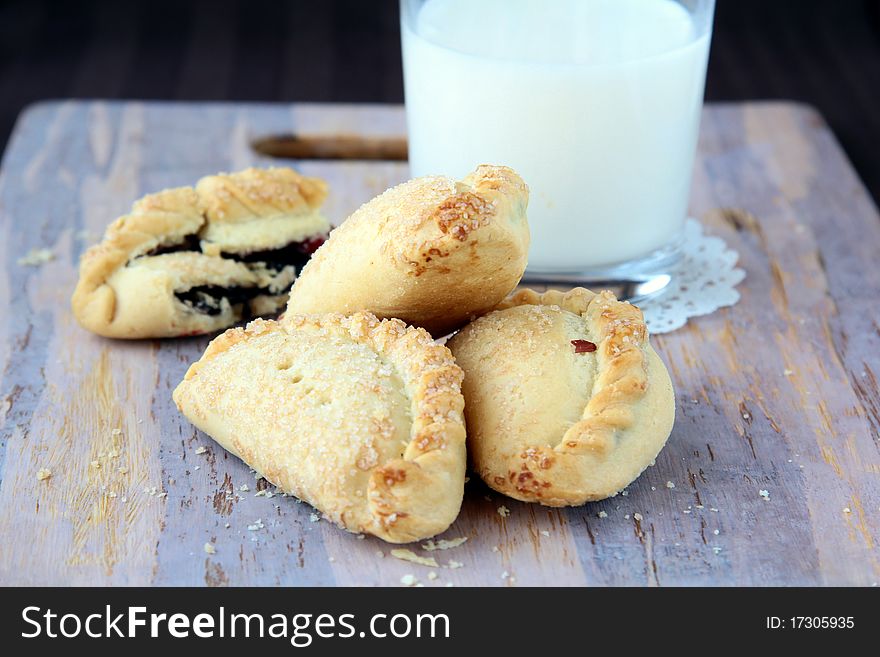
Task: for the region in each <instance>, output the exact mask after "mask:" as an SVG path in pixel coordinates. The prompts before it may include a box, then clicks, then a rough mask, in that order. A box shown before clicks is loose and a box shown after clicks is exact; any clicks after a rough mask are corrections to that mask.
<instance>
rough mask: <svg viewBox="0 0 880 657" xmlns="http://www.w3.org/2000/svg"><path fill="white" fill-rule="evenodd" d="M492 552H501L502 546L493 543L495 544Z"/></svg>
mask: <svg viewBox="0 0 880 657" xmlns="http://www.w3.org/2000/svg"><path fill="white" fill-rule="evenodd" d="M492 552H501V548H500V547H498V546H497V545H493V546H492Z"/></svg>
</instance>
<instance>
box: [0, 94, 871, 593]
mask: <svg viewBox="0 0 880 657" xmlns="http://www.w3.org/2000/svg"><path fill="white" fill-rule="evenodd" d="M403 130H404V123H403V113H402V110H401V108H399V107H394V106H389V107H380V106H357V107H355V106H321V105H294V106H279V105H231V104H159V103H155V104H154V103H148V104H139V103H101V102H63V103H48V104H40V105H37V106H34V107H32V108H31V109H30V110H28V111H27V112H26V113H25V114H24V115H23V116H22V117H21V119H20V120H19V122H18V125H17V127H16V130H15V133H14V135H13V138H12V142H11V145H10V147H9V149H8V151H7V152H6V154H5V157H4V160H3V167H2V173H0V309H3V311H4V312H3V315H2V317H0V372H2V373H3V374H2V382H0V473H2V481H0V531H2V532H3V536H4V540H3V541H2V542H0V584H6V585H9V584H86V585H100V584H156V585H193V586H200V585H208V586H222V585H276V584H284V585H333V584H342V585H396V584H398V583H399V581H400V577H401V576H402V575H404V574H407V573H413V574H415V575H416V576H418V577H419V579H420V581H422V582H423V583H425V584H426V585H429V586H434V585H444V584H446V583H447V582H453V583H455V584H457V585H480V586H494V585H498V586H502V585H505V586H510V585H514V586H518V585H533V584H553V585H563V586H571V585H638V586H657V585H661V586H662V585H743V584H748V585H816V584H844V585H870V584H874V583H876V582H878V581H880V553H878V541H880V444H878V443H880V393H878V385H877V375H878V372H880V362H878V361H880V358H878V353H880V269H878V266H877V262H876V261H877V254H878V253H880V216H878V213H877V209H876V207H874V205H873V204H872V202H871V201H870V199H869V197H868V196H867V194H866V192H865V189H864V187H863V186H862V184H861V183H860V181H859V180H858V179H857V177H856V176H855V174H854V173H853V171H852V169H851V167H850V166H849V164H848V163H847V161H846V160H845V158H844V156H843V155H842V153H841V151H840V148H839V147H838V145H837V143H836V142H835V140H834V138H833V136H832V135H831V134H830V133H829V131H828V129H827V128H826V127H825V124H824V123H823V121H822V120H821V118H820V117H819V116H818V115H817V114H816V113H815V112H813V111H812V110H810V109H809V108H806V107H802V106H796V105H792V104H781V103H774V104H745V105H722V106H710V107H709V108H708V109H707V110H706V112H705V115H704V121H703V130H702V135H701V142H700V154H699V157H698V162H697V169H696V179H695V185H694V191H693V195H692V212H693V213H694V214H695V215H696V216H698V217H700V218H701V219H702V220H703V221H704V223H705V224H706V225H707V227H708V229H709V231H710V232H713V233H716V234H719V235H721V236H722V237H723V238H724V239H725V240H727V241H728V243H729V244H731V246H733V247H734V248H735V249H737V250H738V251H739V252H740V255H741V266H742V267H744V268H745V269H746V271H747V273H748V276H747V278H746V280H745V282H744V283H743V284H742V285H741V286H740V291H741V292H742V300H741V301H740V303H739V304H737V305H736V306H734V307H732V308H727V309H724V310H722V311H719V312H717V313H715V314H713V315H710V316H707V317H702V318H698V319H696V320H692V321H691V322H690V323H689V324H688V326H687V327H686V328H684V329H682V330H679V331H677V332H675V333H672V334H668V335H662V336H657V337H655V338H653V341H654V344H655V345H656V347H657V349H658V351H659V352H660V354H661V355H662V357H663V358H664V360H665V361H666V362H667V363H668V365H669V367H670V371H671V373H672V377H673V381H674V383H675V387H676V391H677V394H678V401H679V405H678V412H677V418H676V426H675V429H674V431H673V434H672V437H671V438H670V441H669V444H668V446H667V447H666V449H665V450H664V451H663V452H662V454H661V455H660V457H659V458H658V460H657V463H656V466H655V467H653V468H649V470H648V471H647V472H646V473H645V474H644V475H643V476H642V477H641V478H640V479H639V480H638V481H637V482H636V483H635V484H633V485H632V486H631V487H630V488H629V490H628V491H627V493H626V495H622V496H618V497H616V498H614V499H611V500H607V501H604V502H601V503H595V504H588V505H585V506H583V507H580V508H574V509H565V510H560V509H548V508H544V507H540V506H535V505H528V504H521V503H519V502H515V501H513V500H509V499H506V498H503V497H502V496H500V495H498V494H497V493H494V492H490V491H488V489H486V488H485V487H484V486H483V485H482V484H481V483H480V482H478V481H477V480H476V479H474V480H471V481H470V483H469V484H468V485H467V492H466V499H465V503H464V506H463V508H462V513H461V516H460V517H459V519H458V520H457V521H456V523H455V524H454V525H453V527H452V528H451V529H450V530H449V531H448V532H447V533H446V534H445V535H444V538H455V537H459V536H466V537H468V539H469V540H468V541H467V542H466V543H465V544H464V545H462V546H460V547H457V548H455V549H453V550H449V551H436V552H431V553H428V552H423V551H422V550H420V549H419V548H418V546H411V547H412V548H413V549H414V550H415V551H416V552H419V553H421V554H422V555H424V556H434V557H435V558H437V560H438V562H440V563H441V564H443V565H446V566H448V565H449V564H450V562H452V561H455V562H459V563H461V564H462V566H461V567H460V568H448V567H447V568H440V569H437V573H438V574H439V578H438V579H437V580H429V579H428V577H427V573H428V571H429V569H428V568H425V567H422V566H418V565H414V564H410V563H405V562H402V561H399V560H397V559H394V558H392V557H391V556H390V555H389V554H388V553H389V546H387V545H385V544H383V543H381V541H378V540H376V539H372V538H365V539H358V538H356V537H354V536H351V535H348V534H346V533H344V532H342V531H340V530H338V529H336V528H335V527H333V526H331V525H330V524H329V523H327V522H324V521H318V522H313V517H312V513H313V510H312V509H311V508H310V507H308V506H307V505H305V504H300V503H297V502H296V501H295V500H294V499H292V498H288V497H282V496H275V497H267V496H265V494H263V495H261V496H256V493H257V492H258V491H260V490H263V489H264V488H265V487H266V482H264V481H255V480H254V477H253V475H252V474H251V472H250V470H249V469H248V468H247V466H245V465H244V464H242V463H241V462H239V461H238V460H237V459H235V458H233V457H231V456H229V455H228V454H227V453H226V452H225V451H224V450H222V449H221V448H219V447H218V446H217V445H215V444H214V443H213V442H212V441H211V440H210V439H208V438H207V437H206V436H204V435H203V434H201V433H200V432H198V431H196V430H195V429H193V427H192V426H191V425H190V424H189V423H188V422H187V421H186V420H185V419H184V418H182V417H181V416H180V415H179V414H178V413H177V412H176V409H175V408H174V404H173V402H172V401H171V390H172V389H173V388H174V386H175V385H176V384H177V382H178V381H179V380H180V379H181V377H182V376H183V373H184V371H185V370H186V368H187V366H188V364H189V363H190V362H191V361H193V360H195V359H196V358H197V357H198V355H199V354H200V353H201V351H202V350H203V349H204V346H205V345H206V343H207V339H206V338H199V339H185V340H169V341H145V342H138V343H124V342H117V341H110V340H104V339H101V338H98V337H96V336H93V335H91V334H89V333H87V332H85V331H83V330H82V329H80V328H79V327H78V326H77V325H76V323H75V322H74V321H73V319H72V317H71V315H70V311H69V297H70V294H71V292H72V290H73V287H74V284H75V278H76V266H77V261H78V258H79V255H80V253H81V252H82V251H83V249H84V248H85V247H86V246H87V245H88V243H90V242H91V241H94V240H95V239H97V238H98V237H99V236H100V234H101V232H102V231H103V229H104V227H105V226H106V224H107V223H108V222H109V221H111V220H112V219H114V218H115V217H116V216H118V215H120V214H122V213H124V212H125V211H126V210H127V208H128V207H129V206H130V204H131V202H132V200H134V199H135V198H137V197H139V196H141V195H142V194H144V193H147V192H150V191H154V190H158V189H160V188H163V187H168V186H173V185H185V184H191V183H193V182H194V181H195V180H196V179H197V178H199V177H200V176H202V175H205V174H209V173H213V172H216V171H218V170H233V169H237V168H241V167H244V166H247V165H249V164H263V165H265V164H269V163H270V161H269V160H267V159H265V158H261V157H259V156H258V155H257V154H255V153H254V152H252V151H251V149H250V147H249V143H250V141H251V140H252V139H253V138H255V137H258V136H261V135H267V134H281V133H291V132H293V133H297V134H315V133H318V134H363V135H369V136H373V137H388V136H391V137H396V136H400V135H402V134H403ZM296 166H297V167H298V168H299V169H300V170H302V171H303V172H304V173H306V174H309V175H318V176H322V177H325V178H327V179H328V180H329V182H330V184H331V190H332V191H331V197H330V199H329V202H328V206H327V213H328V215H329V216H331V217H332V218H334V219H336V220H340V219H342V218H344V217H345V216H346V215H347V214H348V213H350V212H351V211H352V210H354V209H355V208H356V207H357V206H358V205H360V204H361V203H363V202H364V201H366V200H368V199H369V198H371V197H372V196H374V195H375V194H377V193H379V192H381V191H382V190H384V189H385V188H387V187H388V186H390V185H392V184H395V183H397V182H400V181H402V180H404V179H405V178H406V177H407V168H406V164H405V163H401V162H369V163H368V162H344V161H332V162H329V161H324V162H322V161H307V162H305V161H304V162H302V163H300V164H296ZM83 231H87V232H88V234H89V235H88V238H87V239H83V237H84V236H83ZM34 248H49V249H51V250H52V252H53V254H54V256H55V257H54V259H53V260H52V261H50V262H48V263H46V264H44V265H42V266H40V267H27V266H22V265H19V264H18V263H17V261H18V259H19V258H20V257H21V256H22V255H24V254H26V253H27V252H28V251H29V250H31V249H34ZM199 446H205V447H206V448H207V451H206V452H205V453H204V454H197V453H196V450H197V448H198V447H199ZM41 468H48V469H50V470H51V471H52V476H51V478H49V479H48V480H45V481H38V479H37V472H38V470H40V469H41ZM667 482H671V483H672V484H673V485H674V488H673V487H669V486H668V483H667ZM243 485H244V486H247V488H248V490H247V491H243V490H241V487H242V486H243ZM760 490H767V491H769V497H770V499H769V501H767V500H764V499H762V497H761V496H760V495H759V491H760ZM502 505H503V506H505V507H507V508H508V509H509V510H510V515H509V516H507V517H502V515H501V514H499V513H498V508H499V507H500V506H502ZM845 509H846V510H848V512H847V511H845ZM600 512H604V513H605V514H607V517H601V518H600V517H599V513H600ZM637 514H638V515H637ZM258 519H260V520H261V523H260V524H262V525H263V527H262V528H261V529H257V530H256V531H249V530H248V526H249V525H251V526H253V525H255V524H257V520H258ZM716 532H717V533H716ZM206 542H210V543H212V544H213V545H214V546H215V547H216V553H215V554H207V553H206V552H205V551H204V549H203V546H204V544H205V543H206ZM379 551H381V552H382V553H383V555H384V556H383V557H379V556H378V554H377V552H379ZM504 573H507V574H508V575H509V576H508V577H503V575H504Z"/></svg>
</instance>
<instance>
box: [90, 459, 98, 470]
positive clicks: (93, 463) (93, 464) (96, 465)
mask: <svg viewBox="0 0 880 657" xmlns="http://www.w3.org/2000/svg"><path fill="white" fill-rule="evenodd" d="M89 465H90V466H92V467H93V468H95V470H97V469H99V468H100V467H101V463H100V462H98V461H92V462H91V463H89Z"/></svg>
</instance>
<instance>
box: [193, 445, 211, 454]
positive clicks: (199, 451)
mask: <svg viewBox="0 0 880 657" xmlns="http://www.w3.org/2000/svg"><path fill="white" fill-rule="evenodd" d="M207 451H208V448H207V447H205V446H204V445H199V446H198V447H196V454H204V453H205V452H207Z"/></svg>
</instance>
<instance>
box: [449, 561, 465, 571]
mask: <svg viewBox="0 0 880 657" xmlns="http://www.w3.org/2000/svg"><path fill="white" fill-rule="evenodd" d="M446 567H447V568H451V569H452V570H455V569H456V568H464V564H463V563H462V562H461V561H450V562H449V563H448V564H446Z"/></svg>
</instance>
